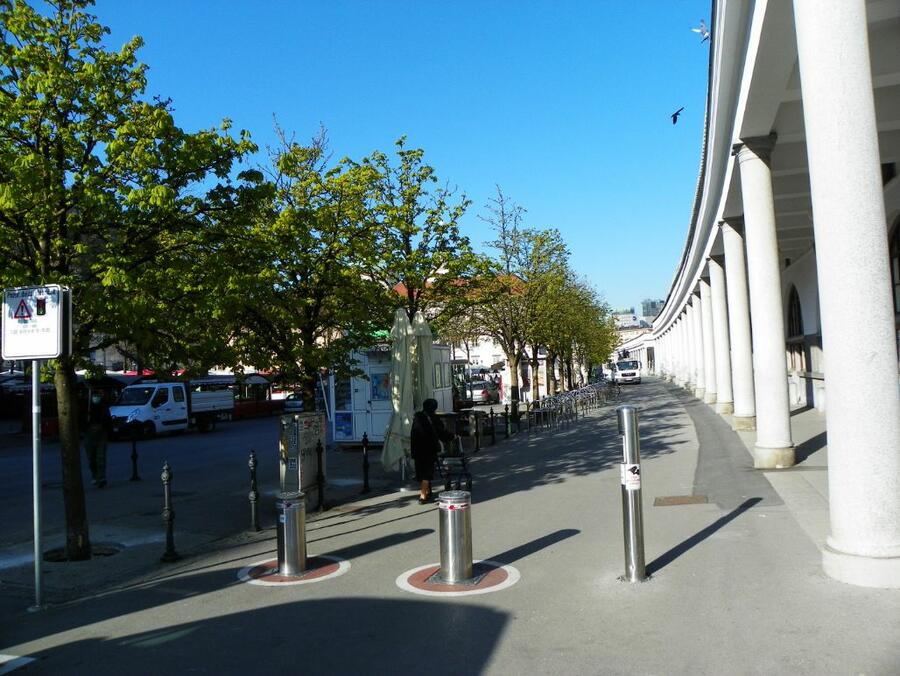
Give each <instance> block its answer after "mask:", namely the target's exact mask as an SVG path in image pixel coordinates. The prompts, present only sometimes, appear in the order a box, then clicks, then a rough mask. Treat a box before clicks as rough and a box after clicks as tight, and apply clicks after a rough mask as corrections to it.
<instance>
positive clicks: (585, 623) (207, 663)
mask: <svg viewBox="0 0 900 676" xmlns="http://www.w3.org/2000/svg"><path fill="white" fill-rule="evenodd" d="M620 403H631V404H634V405H635V406H637V407H638V408H639V410H640V432H641V452H642V492H643V510H644V531H645V542H646V558H647V561H648V570H649V571H650V572H651V573H652V577H651V579H650V580H649V581H647V582H645V583H642V584H629V583H625V582H622V581H620V580H619V579H618V578H619V576H621V575H622V573H623V572H624V570H623V568H624V564H623V542H622V514H621V499H620V487H619V467H618V463H619V462H620V461H621V442H620V439H619V437H618V435H617V431H616V422H615V416H614V412H613V409H612V407H605V408H604V409H601V410H600V411H597V412H594V413H593V414H592V415H590V416H589V417H587V418H586V419H581V420H580V421H579V422H578V423H576V424H574V425H572V426H571V427H568V428H563V429H561V430H559V431H557V432H555V433H550V432H547V431H543V432H540V433H538V432H537V431H535V433H533V434H531V435H530V436H529V435H527V434H522V435H517V436H516V437H514V438H513V439H511V440H510V441H508V442H504V443H501V444H498V445H497V446H494V447H488V448H486V449H484V450H483V451H482V452H481V453H480V454H478V455H477V456H474V457H473V458H472V461H471V463H470V465H471V469H472V473H473V475H474V481H475V483H474V487H473V507H472V526H473V552H474V557H475V559H486V560H490V561H494V562H498V563H500V564H503V565H504V566H509V567H512V568H515V570H516V571H517V573H518V576H519V577H518V580H517V581H515V583H514V584H511V585H510V586H506V587H505V588H503V589H502V590H500V591H496V592H492V593H485V594H481V595H476V596H462V597H452V598H435V597H432V596H420V595H417V594H414V593H412V592H410V591H407V590H405V589H401V588H400V587H399V586H398V585H397V578H398V577H399V576H401V575H402V574H403V573H404V572H406V571H411V570H413V569H415V568H418V567H420V566H426V565H428V564H433V563H435V562H436V561H438V537H437V528H438V513H437V510H436V509H435V507H434V506H433V505H424V506H423V505H419V504H418V503H417V502H416V500H415V497H416V495H415V494H414V493H412V494H408V493H401V492H393V493H385V494H380V495H376V496H373V497H371V498H368V499H365V500H359V501H356V502H352V503H347V504H344V505H342V506H340V507H338V508H335V509H332V510H329V511H327V512H325V513H324V514H323V515H320V516H316V517H315V518H314V519H311V520H310V522H309V524H308V549H309V554H310V555H311V556H330V557H334V558H337V559H340V560H344V561H347V562H349V564H350V566H349V569H348V570H347V571H346V572H345V573H344V574H342V575H340V576H338V577H333V578H330V579H325V580H322V581H320V582H316V583H314V584H303V585H295V586H289V587H277V588H274V587H265V586H258V585H251V584H247V583H245V582H242V581H241V580H240V579H239V573H240V572H241V570H243V569H246V568H247V567H248V566H252V565H254V564H255V563H256V562H258V561H261V560H266V559H267V558H269V559H270V558H271V557H272V552H273V551H274V547H275V544H274V533H273V532H272V530H271V529H270V530H268V531H265V532H264V533H263V534H262V535H261V536H259V537H252V538H251V537H247V536H245V537H243V538H234V539H232V540H230V541H228V542H224V541H223V542H221V543H219V544H220V546H219V547H218V548H217V549H216V551H214V552H209V553H207V554H204V555H197V556H193V557H190V558H188V559H185V560H183V561H181V562H179V563H177V564H173V565H171V566H170V567H165V568H163V567H156V569H155V570H151V571H148V572H147V573H146V574H143V575H135V576H134V577H133V579H132V580H131V581H130V582H129V583H128V584H127V585H123V586H121V588H120V589H118V590H115V591H112V592H109V593H106V594H102V595H97V596H95V597H92V598H88V599H83V600H79V601H77V602H73V603H69V604H65V605H62V606H58V607H51V608H49V609H47V610H45V611H43V612H41V613H35V614H28V613H26V612H24V609H23V608H21V607H19V608H18V609H12V608H10V607H9V604H8V603H6V602H5V603H4V608H3V610H4V611H6V610H9V611H10V612H4V616H3V617H4V619H3V620H2V624H0V636H2V640H0V653H3V654H5V655H10V656H16V657H24V658H32V659H34V660H35V662H32V663H30V664H29V665H28V673H54V674H60V673H63V674H64V673H81V672H84V671H87V670H90V671H91V672H92V673H98V674H103V673H110V674H111V673H119V672H121V671H126V670H127V671H128V672H129V673H134V674H142V673H148V674H150V673H153V674H158V673H165V672H186V671H201V672H211V673H212V672H218V673H236V672H241V671H244V672H251V673H285V672H288V671H291V672H294V671H303V672H307V673H322V674H360V673H384V672H389V673H404V672H409V673H412V672H413V671H416V672H418V671H422V670H427V671H428V672H430V673H434V674H445V673H447V674H449V673H453V674H458V673H488V674H522V673H525V674H533V673H548V672H549V673H579V674H580V673H603V674H607V673H609V674H620V673H621V674H625V673H628V674H634V673H638V674H645V673H646V674H687V673H690V674H732V673H734V674H750V673H753V674H755V673H759V674H843V673H866V674H885V675H887V674H896V673H897V671H898V669H897V668H898V665H900V593H898V592H895V591H885V590H876V589H864V588H858V587H853V586H849V585H844V584H841V583H839V582H835V581H833V580H831V579H829V578H827V577H826V576H825V575H824V574H823V573H822V571H821V564H820V555H819V551H818V548H817V543H816V541H815V539H814V538H812V537H810V535H809V534H808V533H807V531H806V530H805V529H804V527H803V526H802V525H801V524H800V523H799V521H798V519H797V517H796V515H795V513H794V512H793V511H792V508H791V500H786V499H785V498H784V497H783V496H782V495H781V494H780V493H779V491H778V490H776V489H777V488H778V486H777V485H776V486H773V484H772V482H770V481H769V480H768V475H769V474H771V473H770V472H765V473H761V472H759V471H757V470H753V469H752V466H751V465H752V460H751V457H750V455H749V453H747V452H746V449H743V455H742V449H741V440H740V439H739V437H737V436H736V435H735V434H734V433H732V432H730V430H729V428H728V424H727V422H726V421H723V420H722V419H721V418H720V417H719V416H716V415H715V414H714V413H712V412H711V410H710V409H709V408H708V407H707V406H706V405H704V404H701V403H699V402H696V400H693V399H692V398H690V397H688V396H687V395H686V394H684V393H682V392H681V391H680V390H678V389H677V388H674V387H673V386H670V385H664V384H662V383H659V382H658V381H653V380H650V381H648V382H645V383H644V384H642V385H640V386H636V387H629V388H626V389H625V390H624V393H623V396H622V400H621V402H620ZM818 454H819V451H817V452H816V453H815V454H813V455H816V456H818ZM811 457H812V456H811ZM822 457H824V456H822ZM802 468H803V464H801V466H800V469H798V470H792V471H793V472H794V474H795V475H805V473H806V474H811V473H812V471H806V472H805V473H804V470H803V469H802ZM815 471H818V470H815ZM779 476H782V475H779ZM784 476H788V477H790V476H793V475H787V474H785V475H784ZM791 480H792V481H793V479H791ZM704 499H705V501H704ZM655 504H659V505H660V506H655ZM115 559H116V557H111V558H110V560H109V562H108V563H107V564H105V565H108V566H115V565H116V564H115ZM77 565H81V564H77ZM87 565H94V562H88V564H87ZM0 669H2V666H0ZM23 673H24V672H23Z"/></svg>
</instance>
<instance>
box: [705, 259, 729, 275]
mask: <svg viewBox="0 0 900 676" xmlns="http://www.w3.org/2000/svg"><path fill="white" fill-rule="evenodd" d="M706 263H707V265H708V264H709V263H716V264H717V265H719V266H721V267H723V268H724V267H725V255H724V254H713V255H712V256H707V258H706ZM706 272H707V276H709V268H708V267H707V270H706Z"/></svg>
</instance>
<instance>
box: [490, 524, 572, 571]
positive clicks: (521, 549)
mask: <svg viewBox="0 0 900 676" xmlns="http://www.w3.org/2000/svg"><path fill="white" fill-rule="evenodd" d="M580 533H581V531H580V530H578V529H577V528H564V529H563V530H558V531H556V532H554V533H548V534H547V535H544V536H543V537H539V538H538V539H537V540H532V541H531V542H526V543H525V544H524V545H519V546H518V547H513V548H512V549H507V550H506V551H505V552H502V553H500V554H494V555H493V556H488V557H487V560H488V561H497V562H498V563H505V564H508V565H511V564H513V563H515V562H516V561H518V560H519V559H524V558H525V557H526V556H529V555H531V554H534V553H535V552H539V551H541V550H542V549H546V548H547V547H550V546H551V545H555V544H556V543H557V542H562V541H563V540H565V539H567V538H570V537H573V536H575V535H578V534H580Z"/></svg>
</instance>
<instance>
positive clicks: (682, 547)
mask: <svg viewBox="0 0 900 676" xmlns="http://www.w3.org/2000/svg"><path fill="white" fill-rule="evenodd" d="M759 502H762V498H750V499H749V500H745V501H744V502H743V504H741V505H740V506H738V507H737V508H735V509H733V510H732V511H731V512H729V513H728V514H726V515H725V516H723V517H720V518H718V519H716V520H715V521H714V522H712V523H711V524H710V525H708V526H707V527H706V528H704V529H703V530H701V531H700V532H698V533H696V534H694V535H692V536H691V537H689V538H688V539H687V540H685V541H684V542H681V543H679V544H677V545H675V546H674V547H672V548H671V549H670V550H669V551H667V552H665V553H663V554H660V555H659V556H657V557H656V558H655V559H654V560H653V561H651V562H650V563H648V564H647V569H646V570H647V575H653V573H655V572H657V571H659V570H661V569H662V568H663V567H665V566H667V565H668V564H670V563H672V561H674V560H675V559H677V558H678V557H679V556H681V555H682V554H684V553H685V552H687V551H689V550H691V549H693V548H694V547H696V546H697V545H698V544H700V543H701V542H703V541H704V540H705V539H706V538H708V537H709V536H710V535H712V534H713V533H715V532H716V531H717V530H719V529H721V528H723V527H724V526H726V525H727V524H728V523H730V522H731V521H734V520H735V519H736V518H737V517H739V516H740V515H741V514H743V513H744V512H746V511H747V510H748V509H750V508H751V507H753V506H754V505H756V504H758V503H759Z"/></svg>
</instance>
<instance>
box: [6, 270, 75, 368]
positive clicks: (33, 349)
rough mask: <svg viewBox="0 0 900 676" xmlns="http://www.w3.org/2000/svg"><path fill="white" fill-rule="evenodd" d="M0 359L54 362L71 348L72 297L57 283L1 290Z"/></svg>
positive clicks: (69, 292)
mask: <svg viewBox="0 0 900 676" xmlns="http://www.w3.org/2000/svg"><path fill="white" fill-rule="evenodd" d="M2 322H3V351H2V355H3V359H10V360H12V359H56V358H57V357H61V356H63V355H65V354H69V353H70V352H71V349H72V294H71V291H70V290H69V289H68V288H66V287H64V286H60V285H59V284H47V285H44V286H20V287H17V288H13V289H4V291H3V315H2Z"/></svg>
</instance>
